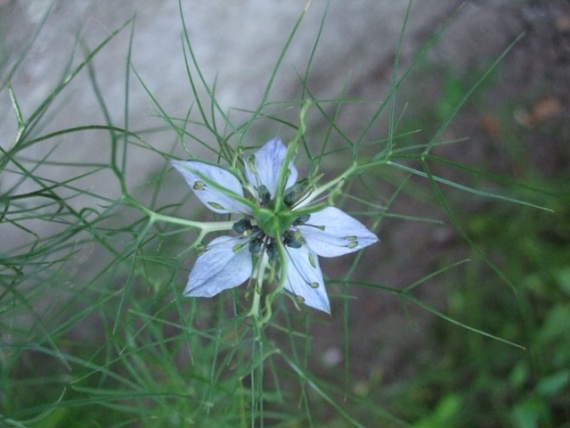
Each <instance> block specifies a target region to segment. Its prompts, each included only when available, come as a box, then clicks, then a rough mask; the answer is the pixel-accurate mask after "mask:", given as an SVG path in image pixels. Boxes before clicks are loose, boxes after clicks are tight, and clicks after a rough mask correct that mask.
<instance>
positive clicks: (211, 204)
mask: <svg viewBox="0 0 570 428" xmlns="http://www.w3.org/2000/svg"><path fill="white" fill-rule="evenodd" d="M171 163H172V166H173V167H174V168H176V170H177V171H178V172H180V174H182V176H183V177H184V179H185V180H186V182H187V183H188V185H189V186H190V187H191V188H192V191H193V192H194V194H195V195H196V196H197V197H198V199H200V201H202V203H203V204H204V205H206V206H207V207H208V208H209V209H211V210H212V211H214V212H217V213H219V214H228V213H243V214H251V213H252V211H251V209H250V208H249V207H248V206H247V205H245V204H244V203H242V202H240V201H239V200H237V199H236V198H233V197H232V196H231V194H235V195H236V196H237V197H240V198H243V189H242V185H241V183H240V182H239V180H238V179H237V178H236V176H235V175H233V174H232V173H231V172H229V171H227V170H225V169H224V168H221V167H219V166H215V165H210V164H207V163H204V162H198V161H176V160H174V161H172V162H171ZM204 179H206V180H204ZM206 181H209V182H210V183H214V184H217V185H219V186H220V187H222V188H224V189H226V190H227V192H228V193H229V194H226V193H224V192H223V191H221V190H219V189H217V188H215V187H213V186H212V185H211V184H209V183H207V182H206Z"/></svg>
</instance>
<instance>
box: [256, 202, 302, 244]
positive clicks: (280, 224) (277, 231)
mask: <svg viewBox="0 0 570 428" xmlns="http://www.w3.org/2000/svg"><path fill="white" fill-rule="evenodd" d="M254 218H255V221H256V222H257V225H258V226H259V228H260V229H261V230H262V231H263V233H265V234H266V235H267V236H269V237H271V238H278V237H280V236H283V234H284V233H285V232H286V231H287V230H288V229H289V228H290V227H291V226H292V225H293V224H294V223H295V221H296V220H297V219H298V218H299V215H298V214H295V213H294V212H292V211H291V210H290V209H288V208H285V209H282V210H281V211H279V212H274V211H271V210H270V209H267V208H261V209H259V210H257V211H256V212H255V213H254Z"/></svg>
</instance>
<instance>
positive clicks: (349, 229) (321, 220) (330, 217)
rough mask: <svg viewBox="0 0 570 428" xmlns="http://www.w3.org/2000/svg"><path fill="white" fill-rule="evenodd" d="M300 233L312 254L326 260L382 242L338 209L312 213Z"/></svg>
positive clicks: (301, 226) (326, 209)
mask: <svg viewBox="0 0 570 428" xmlns="http://www.w3.org/2000/svg"><path fill="white" fill-rule="evenodd" d="M299 230H300V231H301V234H302V235H303V238H305V241H306V242H307V245H308V246H309V248H310V249H311V251H314V252H315V253H317V254H318V255H319V256H322V257H336V256H341V255H343V254H347V253H352V252H354V251H358V250H360V249H362V248H364V247H367V246H369V245H372V244H374V243H375V242H378V237H377V236H376V235H375V234H374V233H372V232H371V231H370V230H368V229H367V228H366V226H364V225H363V224H362V223H360V222H359V221H358V220H356V219H355V218H353V217H351V216H349V215H348V214H346V213H344V212H343V211H341V210H339V209H338V208H335V207H327V208H324V209H322V210H321V211H317V212H316V213H312V214H311V216H310V217H309V219H308V220H307V221H306V222H305V223H304V224H302V225H300V226H299Z"/></svg>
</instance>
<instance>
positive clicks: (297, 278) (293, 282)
mask: <svg viewBox="0 0 570 428" xmlns="http://www.w3.org/2000/svg"><path fill="white" fill-rule="evenodd" d="M285 254H286V259H287V272H286V275H287V278H286V279H285V289H286V290H287V291H290V292H291V293H293V294H294V295H295V296H296V297H297V299H298V300H299V301H300V302H301V303H303V304H305V305H307V306H310V307H311V308H315V309H318V310H320V311H323V312H326V313H327V314H330V313H331V308H330V303H329V298H328V295H327V290H326V289H325V283H324V281H323V273H322V272H321V268H320V267H319V260H318V258H317V256H316V255H315V254H313V253H312V252H311V251H310V250H309V248H307V246H306V245H303V246H302V247H301V248H290V247H286V248H285Z"/></svg>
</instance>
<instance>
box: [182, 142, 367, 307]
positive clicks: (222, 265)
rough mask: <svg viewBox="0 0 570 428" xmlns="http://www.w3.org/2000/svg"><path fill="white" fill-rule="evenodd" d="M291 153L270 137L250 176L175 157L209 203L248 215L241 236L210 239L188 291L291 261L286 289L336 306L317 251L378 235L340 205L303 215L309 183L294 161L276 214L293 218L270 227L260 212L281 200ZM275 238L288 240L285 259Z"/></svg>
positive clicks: (233, 282) (352, 247)
mask: <svg viewBox="0 0 570 428" xmlns="http://www.w3.org/2000/svg"><path fill="white" fill-rule="evenodd" d="M286 154H287V148H286V147H285V146H284V145H283V143H282V142H281V141H279V140H278V139H273V140H271V141H269V142H267V143H266V144H265V145H264V146H263V147H262V148H260V149H259V150H258V151H257V152H256V153H255V154H254V155H252V156H249V157H248V158H246V159H245V160H244V169H245V171H244V177H245V180H246V182H244V183H242V182H240V179H239V178H238V177H237V176H235V175H234V174H233V173H231V172H229V171H228V170H226V169H224V168H222V167H220V166H217V165H210V164H207V163H204V162H200V161H172V165H173V166H174V168H176V170H178V171H179V172H180V173H181V174H182V176H183V177H184V179H185V180H186V182H187V183H188V184H189V185H190V187H191V188H192V190H193V192H194V193H195V194H196V196H197V197H198V199H200V201H201V202H202V203H203V204H204V205H205V206H207V207H208V208H209V209H210V210H212V211H214V212H216V213H219V214H230V213H232V214H238V215H241V216H242V217H243V218H242V219H241V220H239V221H236V223H235V224H234V227H233V229H234V231H235V232H236V236H222V237H219V238H216V239H214V240H213V241H211V242H210V243H209V244H208V245H207V246H206V248H205V251H204V252H203V253H202V254H201V255H200V256H199V257H198V259H197V260H196V264H195V265H194V267H193V269H192V271H191V272H190V275H189V277H188V284H187V286H186V289H185V290H184V295H185V296H190V297H211V296H214V295H216V294H218V293H220V292H221V291H223V290H226V289H229V288H233V287H237V286H238V285H240V284H242V283H244V282H245V281H247V280H248V279H249V278H251V277H252V275H254V276H255V275H264V273H263V269H264V267H265V266H267V265H271V266H275V265H279V264H280V263H284V265H285V266H286V271H285V272H284V273H283V274H284V275H285V278H284V282H283V284H284V287H285V289H286V290H287V291H289V292H291V293H292V294H293V295H294V296H296V299H297V300H298V301H301V302H303V303H304V304H305V305H307V306H310V307H312V308H315V309H319V310H321V311H324V312H327V313H330V304H329V299H328V296H327V292H326V290H325V284H324V281H323V274H322V272H321V268H320V267H319V260H318V256H321V257H337V256H341V255H343V254H347V253H352V252H354V251H358V250H360V249H362V248H364V247H367V246H369V245H371V244H373V243H375V242H377V241H378V238H377V237H376V235H375V234H374V233H372V232H371V231H370V230H368V229H367V228H366V226H364V225H363V224H362V223H360V222H359V221H358V220H356V219H354V218H353V217H351V216H349V215H348V214H346V213H344V212H343V211H341V210H339V209H338V208H335V207H330V206H329V207H326V208H324V209H319V210H317V211H316V212H310V208H309V207H306V206H303V210H302V212H299V214H296V213H295V211H296V209H299V207H300V204H301V202H303V201H306V200H307V198H306V197H305V196H306V195H304V191H305V190H304V189H303V186H301V184H297V185H296V183H297V176H298V173H297V169H296V168H295V166H294V165H293V163H292V162H290V163H289V165H288V171H287V175H285V177H286V179H285V180H284V182H285V186H284V187H285V189H283V192H282V193H281V194H282V195H283V204H280V206H281V208H280V210H281V211H279V213H276V215H278V216H279V218H283V219H284V220H283V221H284V222H285V223H286V224H285V226H284V230H283V231H282V234H281V236H274V234H272V233H271V232H269V231H267V230H265V231H264V230H263V226H262V225H260V224H259V222H260V218H261V217H260V215H259V214H260V213H262V212H265V213H267V212H269V213H270V215H273V214H272V212H271V210H272V209H274V207H276V206H277V205H275V204H274V202H275V201H274V198H275V196H276V195H277V194H278V193H279V192H278V186H279V176H280V173H281V169H282V168H283V166H284V163H285V161H286ZM244 188H245V189H247V190H248V197H246V196H244V193H243V192H244ZM307 191H308V190H307ZM252 200H253V201H252ZM303 205H305V204H303ZM280 233H281V232H280ZM276 239H279V240H280V241H281V242H282V243H283V247H284V249H285V253H284V254H285V259H286V260H284V261H280V260H278V259H279V252H278V251H277V249H276ZM259 264H261V268H262V269H261V272H260V269H258V267H259V266H260V265H259ZM277 279H278V280H279V279H282V278H277Z"/></svg>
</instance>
